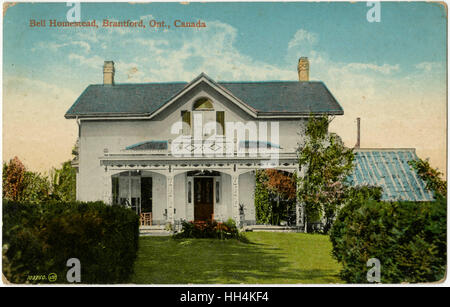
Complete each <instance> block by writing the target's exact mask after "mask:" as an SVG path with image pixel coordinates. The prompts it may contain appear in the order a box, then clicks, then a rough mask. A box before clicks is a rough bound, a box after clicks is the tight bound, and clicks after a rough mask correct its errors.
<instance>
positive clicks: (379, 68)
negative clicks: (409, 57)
mask: <svg viewBox="0 0 450 307" xmlns="http://www.w3.org/2000/svg"><path fill="white" fill-rule="evenodd" d="M343 69H349V70H353V71H367V70H369V71H374V72H379V73H382V74H384V75H387V74H390V73H392V72H394V71H399V70H400V65H399V64H395V65H389V64H383V65H376V64H371V63H349V64H346V65H345V66H344V67H343Z"/></svg>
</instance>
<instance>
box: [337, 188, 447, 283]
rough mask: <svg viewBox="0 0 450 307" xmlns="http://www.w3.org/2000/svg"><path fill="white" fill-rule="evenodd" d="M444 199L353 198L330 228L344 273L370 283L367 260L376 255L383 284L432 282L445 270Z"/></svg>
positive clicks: (351, 279)
mask: <svg viewBox="0 0 450 307" xmlns="http://www.w3.org/2000/svg"><path fill="white" fill-rule="evenodd" d="M446 206H447V201H446V199H445V198H442V197H441V198H438V200H437V201H435V202H396V203H386V202H377V201H375V200H369V201H367V200H364V199H363V198H361V199H355V200H354V201H353V202H351V203H349V204H348V205H346V206H345V207H344V208H342V209H341V210H340V212H339V214H338V217H337V219H336V221H335V223H334V225H333V227H332V229H331V236H330V237H331V242H332V244H333V252H332V253H333V256H334V257H335V258H336V259H337V260H338V261H339V262H341V263H342V265H343V269H342V271H341V277H342V278H343V279H344V280H345V281H347V282H350V283H367V276H366V275H367V271H368V269H369V268H368V267H367V261H368V259H370V258H378V259H379V260H380V263H381V282H382V283H401V282H410V283H416V282H432V281H438V280H441V279H442V278H443V277H444V275H445V271H446V259H447V254H446V251H447V245H446V242H447V238H446V233H447V230H446V224H447V222H446Z"/></svg>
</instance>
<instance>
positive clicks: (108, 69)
mask: <svg viewBox="0 0 450 307" xmlns="http://www.w3.org/2000/svg"><path fill="white" fill-rule="evenodd" d="M114 72H115V70H114V62H113V61H105V64H103V85H114Z"/></svg>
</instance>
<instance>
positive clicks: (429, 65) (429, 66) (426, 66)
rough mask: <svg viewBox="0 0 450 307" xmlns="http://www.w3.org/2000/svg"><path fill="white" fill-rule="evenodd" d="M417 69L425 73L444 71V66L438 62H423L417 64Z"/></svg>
mask: <svg viewBox="0 0 450 307" xmlns="http://www.w3.org/2000/svg"><path fill="white" fill-rule="evenodd" d="M415 67H416V68H417V69H420V70H424V71H432V70H435V69H442V67H443V64H442V63H438V62H422V63H419V64H416V65H415Z"/></svg>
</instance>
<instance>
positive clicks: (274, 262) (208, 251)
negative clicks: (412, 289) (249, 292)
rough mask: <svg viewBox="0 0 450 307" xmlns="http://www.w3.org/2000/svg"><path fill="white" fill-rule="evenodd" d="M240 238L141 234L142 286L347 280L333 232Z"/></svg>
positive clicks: (137, 276) (138, 266)
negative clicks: (333, 245) (334, 252)
mask: <svg viewBox="0 0 450 307" xmlns="http://www.w3.org/2000/svg"><path fill="white" fill-rule="evenodd" d="M245 235H246V236H247V238H248V239H249V240H250V242H251V243H242V242H239V241H236V240H224V241H221V240H214V239H173V238H171V237H141V238H140V242H139V244H140V245H139V252H138V259H137V260H136V263H135V272H134V276H133V277H132V280H131V282H132V283H137V284H241V283H242V284H297V283H341V282H342V281H341V280H340V279H339V277H338V273H339V270H340V265H339V264H338V263H337V262H336V261H335V260H334V259H333V258H332V257H331V243H330V240H329V237H328V236H325V235H318V234H303V233H270V232H255V233H246V234H245Z"/></svg>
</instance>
